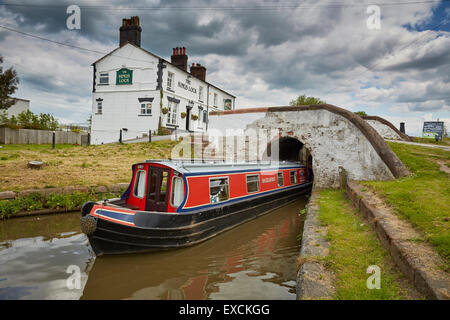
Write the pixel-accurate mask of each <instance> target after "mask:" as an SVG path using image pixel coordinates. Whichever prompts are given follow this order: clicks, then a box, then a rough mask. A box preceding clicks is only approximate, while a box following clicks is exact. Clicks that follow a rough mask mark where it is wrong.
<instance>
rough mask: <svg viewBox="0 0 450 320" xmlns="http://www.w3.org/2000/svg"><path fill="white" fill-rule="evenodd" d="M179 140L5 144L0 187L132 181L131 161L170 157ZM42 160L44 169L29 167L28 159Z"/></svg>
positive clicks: (1, 154)
mask: <svg viewBox="0 0 450 320" xmlns="http://www.w3.org/2000/svg"><path fill="white" fill-rule="evenodd" d="M176 144H177V142H176V141H170V140H167V141H154V142H151V143H132V144H119V143H115V144H108V145H97V146H89V147H81V146H74V145H57V146H56V148H55V149H52V146H51V145H2V148H0V177H1V179H0V191H6V190H12V191H21V190H25V189H40V188H52V187H65V186H73V185H84V186H94V185H110V184H114V183H119V182H129V180H130V179H131V165H132V164H133V163H136V162H140V161H144V160H146V159H162V158H168V157H170V153H171V150H172V148H173V147H174V146H175V145H176ZM31 160H41V161H44V162H45V166H44V167H43V168H42V169H41V170H32V169H28V168H27V163H28V161H31Z"/></svg>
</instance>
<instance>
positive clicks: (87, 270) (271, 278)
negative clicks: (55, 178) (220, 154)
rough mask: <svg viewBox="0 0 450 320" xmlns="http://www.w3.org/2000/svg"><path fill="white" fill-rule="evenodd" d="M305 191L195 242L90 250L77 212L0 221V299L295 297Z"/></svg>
mask: <svg viewBox="0 0 450 320" xmlns="http://www.w3.org/2000/svg"><path fill="white" fill-rule="evenodd" d="M305 204H306V198H301V199H299V200H298V201H296V202H294V203H291V204H288V205H287V206H285V207H283V208H281V209H277V210H275V211H272V212H271V213H269V214H267V215H265V216H262V217H260V218H257V219H255V220H253V221H250V222H247V223H245V224H243V225H240V226H238V227H236V228H233V229H231V230H229V231H226V232H225V233H222V234H220V235H218V236H216V237H215V238H212V239H210V240H207V241H205V242H203V243H200V244H198V245H195V246H193V247H189V248H184V249H177V250H169V251H163V252H156V253H148V254H130V255H120V256H101V257H95V255H94V253H93V251H92V249H91V248H90V245H89V242H88V240H87V238H86V236H85V235H84V234H83V233H81V230H80V223H79V218H80V215H79V212H73V213H67V214H57V215H48V216H39V217H27V218H16V219H11V220H6V221H2V222H0V300H4V299H280V300H282V299H295V284H296V282H295V279H296V270H297V257H298V254H299V251H300V241H299V240H298V235H299V233H300V232H301V231H302V228H303V215H301V214H300V210H301V209H303V208H304V207H305Z"/></svg>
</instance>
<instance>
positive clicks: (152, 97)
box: [91, 17, 235, 144]
mask: <svg viewBox="0 0 450 320" xmlns="http://www.w3.org/2000/svg"><path fill="white" fill-rule="evenodd" d="M141 31H142V28H141V27H140V25H139V17H131V19H123V21H122V26H121V27H120V46H119V48H117V49H115V50H113V51H112V52H110V53H109V54H107V55H105V56H104V57H103V58H101V59H99V60H97V61H96V62H94V63H93V64H92V66H93V67H94V70H93V89H92V91H93V93H92V123H91V125H92V127H91V143H92V144H102V143H108V142H116V141H118V140H119V137H120V134H122V140H123V141H125V140H129V139H136V138H141V137H144V136H146V135H148V134H149V131H151V133H152V134H155V133H156V132H157V130H158V126H159V122H160V121H161V127H163V128H167V129H170V130H171V131H173V130H181V131H189V132H193V131H205V130H206V129H207V126H208V113H209V112H210V111H213V110H231V109H234V108H235V97H234V96H233V95H231V94H229V93H227V92H225V91H224V90H222V89H219V88H217V87H216V86H214V85H212V84H210V83H208V82H206V81H205V78H206V68H205V67H204V66H201V65H200V64H192V65H191V67H190V72H188V71H187V68H188V56H187V55H186V48H184V47H183V48H174V49H173V52H172V56H171V62H168V61H166V60H164V59H163V58H161V57H158V56H157V55H155V54H153V53H151V52H149V51H147V50H144V49H142V48H141ZM166 131H167V130H166ZM120 132H122V133H120Z"/></svg>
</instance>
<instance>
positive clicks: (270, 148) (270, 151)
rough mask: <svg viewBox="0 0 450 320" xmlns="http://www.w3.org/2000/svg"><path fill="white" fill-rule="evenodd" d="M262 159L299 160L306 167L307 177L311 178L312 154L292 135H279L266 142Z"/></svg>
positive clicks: (312, 175)
mask: <svg viewBox="0 0 450 320" xmlns="http://www.w3.org/2000/svg"><path fill="white" fill-rule="evenodd" d="M263 158H264V159H267V160H272V161H293V162H300V163H301V164H302V165H304V166H306V168H307V169H308V179H309V180H311V181H312V180H313V177H314V171H313V156H312V154H311V150H309V149H308V148H306V147H305V144H304V143H303V142H301V141H300V140H299V139H297V138H294V137H279V138H276V139H274V140H272V141H270V142H269V143H268V144H267V147H266V150H265V152H264V155H263Z"/></svg>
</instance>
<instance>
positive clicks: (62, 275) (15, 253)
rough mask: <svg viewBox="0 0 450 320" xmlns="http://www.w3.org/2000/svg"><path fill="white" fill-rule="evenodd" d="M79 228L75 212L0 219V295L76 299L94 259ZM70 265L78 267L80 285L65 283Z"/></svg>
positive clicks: (6, 296)
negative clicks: (68, 286)
mask: <svg viewBox="0 0 450 320" xmlns="http://www.w3.org/2000/svg"><path fill="white" fill-rule="evenodd" d="M79 229H80V227H79V214H78V213H72V214H61V215H54V216H41V217H29V218H20V219H11V220H7V221H3V222H1V223H0V241H1V242H0V299H3V300H4V299H79V297H80V296H81V294H82V292H83V286H84V284H85V283H86V280H87V271H88V268H89V265H92V262H93V261H94V259H95V258H94V254H93V252H92V250H91V248H90V246H89V243H88V241H87V238H86V237H85V236H84V235H83V234H81V233H80V230H79ZM21 236H27V238H20V237H21ZM69 265H76V266H78V267H79V268H80V271H81V274H80V275H81V287H80V288H79V289H74V290H68V288H67V286H66V281H67V278H68V277H69V276H70V274H68V273H66V271H67V268H68V266H69Z"/></svg>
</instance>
